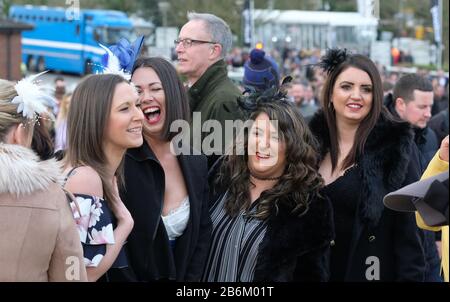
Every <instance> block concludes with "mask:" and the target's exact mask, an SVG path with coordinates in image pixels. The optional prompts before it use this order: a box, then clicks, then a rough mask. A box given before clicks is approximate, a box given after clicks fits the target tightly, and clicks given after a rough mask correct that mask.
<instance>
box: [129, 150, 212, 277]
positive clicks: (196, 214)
mask: <svg viewBox="0 0 450 302" xmlns="http://www.w3.org/2000/svg"><path fill="white" fill-rule="evenodd" d="M177 158H178V162H179V163H180V166H181V170H182V173H183V176H184V180H185V182H186V186H187V190H188V194H189V202H190V217H189V223H188V226H187V228H186V230H185V231H184V233H183V235H182V236H180V237H179V238H178V239H177V242H176V247H175V250H174V253H173V252H172V249H171V247H170V246H169V239H168V236H167V233H166V229H165V227H164V223H163V221H162V219H161V212H162V207H163V200H164V190H165V177H164V170H163V168H162V166H161V164H160V163H159V161H158V159H157V158H156V156H155V154H154V153H153V151H152V150H151V149H150V147H149V146H148V144H147V143H145V142H144V144H143V145H142V146H141V147H139V148H134V149H129V150H128V152H127V154H126V156H125V190H123V191H121V194H120V196H121V198H122V200H123V202H124V203H125V205H126V207H127V208H128V210H129V211H130V213H131V215H132V216H133V219H134V228H133V230H132V231H131V233H130V235H129V237H128V242H127V244H126V247H127V248H126V250H127V255H128V258H129V264H130V267H131V269H132V270H133V272H134V274H135V275H136V279H137V281H154V280H176V281H198V280H200V277H201V274H202V272H203V266H204V264H205V261H206V256H207V252H208V249H209V245H210V239H211V218H210V216H209V212H208V182H207V173H208V172H207V171H208V170H207V160H206V157H205V156H203V155H189V156H187V155H179V156H177Z"/></svg>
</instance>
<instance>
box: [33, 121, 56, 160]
mask: <svg viewBox="0 0 450 302" xmlns="http://www.w3.org/2000/svg"><path fill="white" fill-rule="evenodd" d="M31 149H33V151H34V152H36V154H37V155H38V156H39V158H40V159H41V160H47V159H49V158H51V157H52V156H53V153H54V150H55V149H54V146H53V141H52V138H51V136H50V132H49V131H48V129H47V127H46V126H45V123H44V122H43V120H42V119H41V117H39V121H38V122H37V123H35V124H34V132H33V139H32V140H31Z"/></svg>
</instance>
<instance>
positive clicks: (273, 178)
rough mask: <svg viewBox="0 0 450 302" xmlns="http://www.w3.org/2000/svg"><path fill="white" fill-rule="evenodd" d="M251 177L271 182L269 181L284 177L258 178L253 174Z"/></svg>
mask: <svg viewBox="0 0 450 302" xmlns="http://www.w3.org/2000/svg"><path fill="white" fill-rule="evenodd" d="M250 175H251V176H252V177H254V178H256V179H258V180H269V181H273V180H279V179H280V178H281V177H282V176H283V175H280V176H277V177H259V176H256V175H254V174H252V173H250Z"/></svg>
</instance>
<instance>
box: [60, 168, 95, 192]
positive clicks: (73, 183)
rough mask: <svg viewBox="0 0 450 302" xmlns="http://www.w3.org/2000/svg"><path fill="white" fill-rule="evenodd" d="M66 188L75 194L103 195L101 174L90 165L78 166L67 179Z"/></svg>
mask: <svg viewBox="0 0 450 302" xmlns="http://www.w3.org/2000/svg"><path fill="white" fill-rule="evenodd" d="M65 189H66V190H68V191H69V192H71V193H74V194H75V193H78V194H86V195H93V196H98V197H103V185H102V180H101V178H100V175H99V174H98V172H97V171H95V170H94V169H93V168H92V167H89V166H83V167H78V168H76V169H75V170H74V171H73V172H72V173H71V175H70V177H69V178H68V179H67V182H66V185H65Z"/></svg>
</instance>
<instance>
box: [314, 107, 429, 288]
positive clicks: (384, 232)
mask: <svg viewBox="0 0 450 302" xmlns="http://www.w3.org/2000/svg"><path fill="white" fill-rule="evenodd" d="M310 129H311V131H312V132H313V134H314V135H315V136H316V138H317V139H318V141H319V144H320V153H321V155H322V156H324V155H325V154H326V153H327V152H328V151H329V146H330V139H329V132H328V127H327V123H326V121H325V116H324V114H323V112H322V111H319V112H318V113H316V115H315V116H314V117H313V119H312V120H311V122H310ZM357 164H358V165H359V167H360V170H361V173H362V180H361V183H362V186H361V198H360V200H359V201H358V207H357V211H356V217H355V220H354V230H353V234H352V240H351V245H350V250H349V254H348V257H349V258H348V259H350V260H349V261H348V266H347V272H346V279H345V280H343V281H367V278H366V270H367V268H368V265H367V264H366V263H367V259H368V257H370V256H376V257H378V259H379V260H380V278H379V279H380V281H422V280H423V273H424V269H425V260H424V253H423V248H422V245H421V238H420V236H421V233H420V232H419V230H418V229H417V226H416V222H415V217H414V214H413V213H401V212H394V211H391V210H389V209H387V208H385V207H384V204H383V197H384V196H385V195H386V194H387V193H389V192H392V191H394V190H397V189H399V188H401V187H403V186H405V185H407V184H409V183H412V182H414V181H416V180H418V179H419V176H420V174H419V173H420V169H419V159H418V151H417V147H416V146H415V144H414V141H413V132H412V129H411V128H410V126H409V124H408V123H403V122H396V121H393V120H392V119H391V118H390V115H389V113H386V112H382V114H381V116H380V118H379V120H378V122H377V124H376V125H375V127H374V129H373V130H372V131H371V133H370V135H369V137H368V139H367V141H366V144H365V147H364V151H363V155H362V156H360V158H359V159H357ZM331 252H332V250H331Z"/></svg>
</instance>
